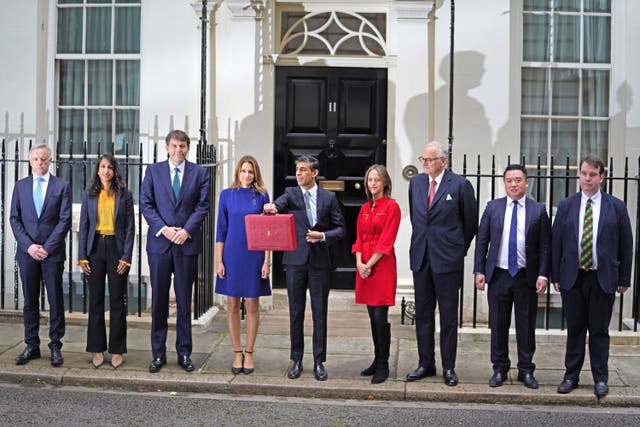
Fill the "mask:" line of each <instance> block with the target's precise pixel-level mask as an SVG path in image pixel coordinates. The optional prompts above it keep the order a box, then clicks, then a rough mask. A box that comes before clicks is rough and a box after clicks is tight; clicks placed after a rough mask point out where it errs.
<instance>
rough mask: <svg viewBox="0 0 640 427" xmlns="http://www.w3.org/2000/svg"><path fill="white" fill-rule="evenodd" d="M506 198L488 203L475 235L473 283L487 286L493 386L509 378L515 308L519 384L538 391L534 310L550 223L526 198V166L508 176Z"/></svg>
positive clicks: (543, 280) (546, 262) (542, 285)
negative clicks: (535, 375)
mask: <svg viewBox="0 0 640 427" xmlns="http://www.w3.org/2000/svg"><path fill="white" fill-rule="evenodd" d="M503 178H504V188H505V192H506V193H507V195H506V197H501V198H499V199H495V200H492V201H490V202H489V203H488V204H487V207H486V209H485V211H484V213H483V214H482V219H481V220H480V228H479V229H478V235H477V236H476V253H475V267H474V272H475V284H476V288H477V289H478V290H481V291H484V288H485V285H487V284H488V285H489V291H488V299H489V326H490V327H491V363H492V364H493V376H492V377H491V379H490V380H489V386H491V387H499V386H501V385H502V384H503V383H504V382H505V381H506V379H507V373H508V372H509V368H510V367H511V361H510V360H509V327H510V326H511V309H512V307H513V308H514V310H515V319H516V341H517V347H518V377H517V379H518V381H521V382H523V383H524V385H525V387H527V388H532V389H536V388H538V381H536V379H535V377H534V376H533V372H534V371H535V368H536V365H535V364H534V363H533V354H534V353H535V350H536V337H535V332H536V311H537V309H538V294H541V293H543V292H544V291H545V290H546V289H547V283H548V280H549V269H550V268H551V223H550V221H549V215H547V210H546V208H545V206H544V204H543V203H538V202H536V201H535V200H533V199H532V198H530V197H526V191H527V187H528V186H529V179H528V177H527V170H526V169H525V168H524V166H522V165H509V166H507V168H506V169H505V171H504V176H503Z"/></svg>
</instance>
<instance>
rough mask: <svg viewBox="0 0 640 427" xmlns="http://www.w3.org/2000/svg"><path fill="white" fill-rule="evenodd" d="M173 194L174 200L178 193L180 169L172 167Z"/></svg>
mask: <svg viewBox="0 0 640 427" xmlns="http://www.w3.org/2000/svg"><path fill="white" fill-rule="evenodd" d="M173 172H174V175H173V194H175V195H176V201H177V200H178V196H179V195H180V169H178V168H174V169H173Z"/></svg>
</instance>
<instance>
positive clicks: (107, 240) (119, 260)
mask: <svg viewBox="0 0 640 427" xmlns="http://www.w3.org/2000/svg"><path fill="white" fill-rule="evenodd" d="M134 236H135V224H134V213H133V196H132V195H131V191H130V190H128V189H127V187H126V185H125V183H124V179H123V177H122V173H121V172H120V166H119V165H118V161H117V160H116V159H115V157H114V156H113V155H111V154H104V155H102V156H100V158H99V159H98V163H97V164H96V168H95V169H94V171H93V175H92V176H91V181H90V183H89V186H88V188H87V189H86V190H85V191H84V193H83V194H82V207H81V210H80V229H79V240H78V260H79V261H78V265H79V266H80V269H81V270H82V272H83V273H84V274H85V275H86V276H87V282H88V287H89V322H88V328H87V347H86V351H87V352H90V353H92V354H93V355H92V359H91V364H92V365H93V366H94V367H95V368H99V367H100V366H101V365H102V364H103V363H104V352H105V351H106V350H107V334H106V328H105V319H104V311H105V308H104V306H105V276H106V277H107V278H108V282H109V320H110V321H109V346H108V350H109V353H111V355H112V356H111V366H113V367H114V368H118V367H119V366H120V365H122V363H123V362H124V360H123V358H122V355H123V354H125V353H126V352H127V311H126V307H125V297H126V291H127V282H128V277H129V268H130V267H131V254H132V252H133V240H134Z"/></svg>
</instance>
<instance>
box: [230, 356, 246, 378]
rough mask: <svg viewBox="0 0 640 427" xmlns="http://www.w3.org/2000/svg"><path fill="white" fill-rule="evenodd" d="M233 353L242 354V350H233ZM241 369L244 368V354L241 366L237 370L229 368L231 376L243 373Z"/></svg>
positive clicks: (233, 367)
mask: <svg viewBox="0 0 640 427" xmlns="http://www.w3.org/2000/svg"><path fill="white" fill-rule="evenodd" d="M233 352H234V353H242V350H233ZM243 367H244V353H243V354H242V366H240V367H239V368H236V367H235V366H231V373H232V374H233V375H238V374H241V373H242V372H243Z"/></svg>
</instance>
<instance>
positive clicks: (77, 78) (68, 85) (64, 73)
mask: <svg viewBox="0 0 640 427" xmlns="http://www.w3.org/2000/svg"><path fill="white" fill-rule="evenodd" d="M59 99H60V105H84V61H60V97H59Z"/></svg>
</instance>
